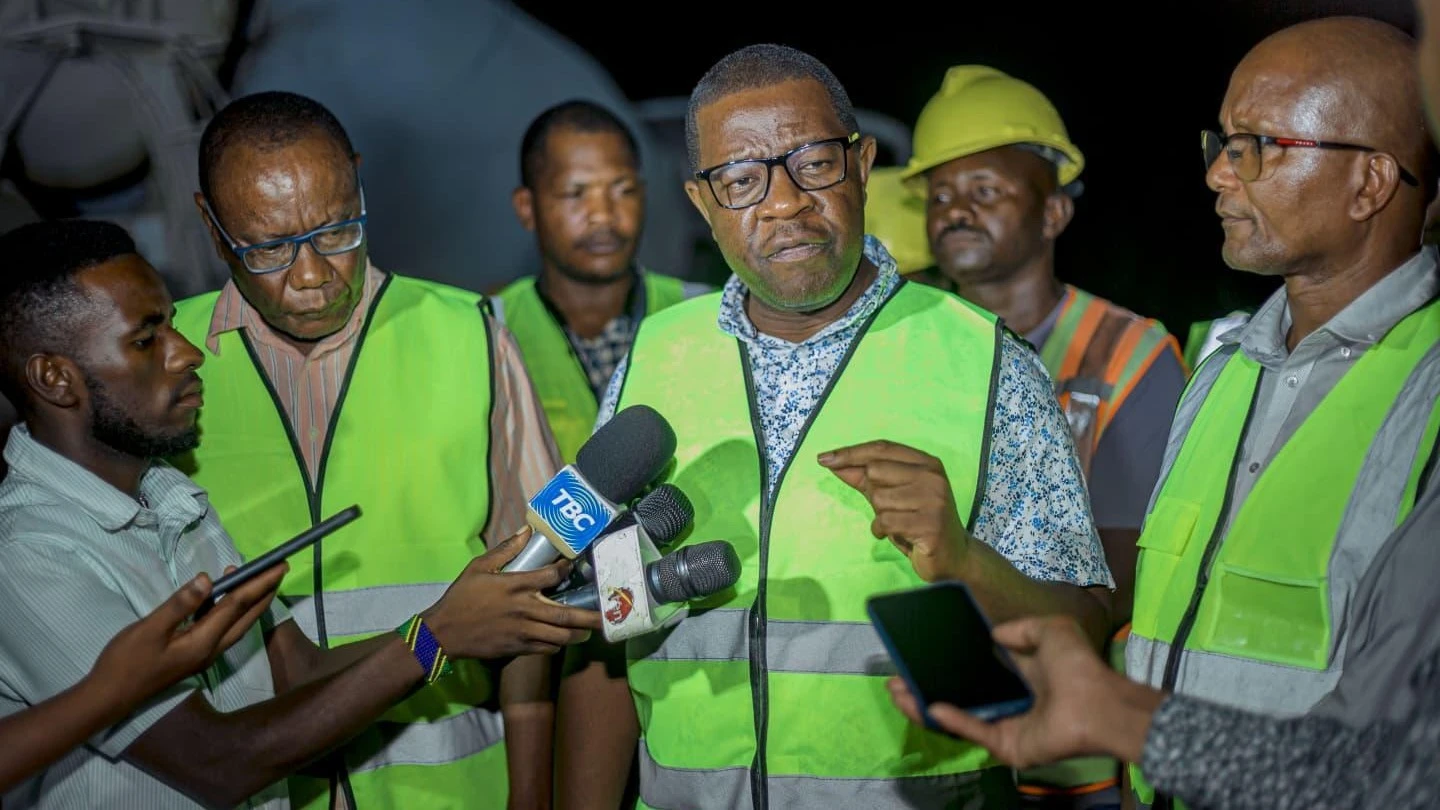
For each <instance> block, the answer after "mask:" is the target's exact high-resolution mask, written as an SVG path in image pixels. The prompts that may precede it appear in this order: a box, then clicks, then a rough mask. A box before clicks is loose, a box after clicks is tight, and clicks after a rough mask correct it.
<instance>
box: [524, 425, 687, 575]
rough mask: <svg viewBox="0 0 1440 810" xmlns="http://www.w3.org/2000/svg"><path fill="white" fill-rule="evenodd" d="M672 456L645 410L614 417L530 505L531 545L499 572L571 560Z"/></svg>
mask: <svg viewBox="0 0 1440 810" xmlns="http://www.w3.org/2000/svg"><path fill="white" fill-rule="evenodd" d="M674 455H675V431H674V430H673V429H672V428H671V427H670V424H669V423H668V422H666V421H665V417H663V416H661V415H660V414H659V413H656V412H655V410H654V409H653V408H650V407H649V406H646V405H633V406H631V407H629V408H626V409H624V410H623V411H620V412H619V413H617V414H615V417H614V418H613V419H611V420H610V421H609V422H607V423H605V426H604V427H602V428H600V429H599V430H597V431H595V434H594V435H592V436H591V437H590V438H589V439H588V440H586V442H585V444H584V445H582V446H581V447H580V450H579V452H578V453H576V456H575V463H574V464H567V465H565V466H564V467H563V468H561V470H560V472H558V473H556V474H555V477H553V478H551V479H550V481H549V482H548V483H546V484H545V486H544V487H543V488H542V489H541V490H540V491H539V492H537V493H535V495H534V496H533V497H532V498H531V499H530V503H529V504H528V506H527V508H526V510H525V513H526V514H525V518H526V522H527V523H529V524H530V526H531V528H533V529H534V530H535V534H534V535H533V536H532V537H531V538H530V542H529V543H528V544H527V545H526V546H525V548H524V550H522V551H521V552H520V554H519V555H518V556H516V557H515V559H513V560H511V561H510V563H509V564H508V565H506V566H505V567H504V568H503V569H501V570H502V571H533V570H535V569H537V568H542V567H544V566H546V565H549V564H550V563H552V562H554V561H555V559H556V558H557V557H562V556H563V557H565V558H566V559H567V560H573V559H575V557H576V556H578V555H579V554H580V553H581V552H582V551H584V550H585V549H586V548H589V546H590V544H591V543H593V542H594V541H595V538H597V537H599V536H600V535H601V533H602V532H604V531H605V529H606V527H608V526H609V525H610V523H611V522H612V521H614V520H615V516H616V515H617V514H619V512H620V507H619V506H618V505H617V504H623V503H625V502H626V501H629V500H630V499H631V498H634V497H635V496H636V495H637V494H639V492H640V490H642V489H643V488H644V487H645V485H646V484H648V483H650V482H651V481H652V480H654V479H655V477H656V476H657V475H659V474H660V471H661V470H663V469H664V468H665V465H666V464H668V463H669V462H670V458H671V457H672V456H674Z"/></svg>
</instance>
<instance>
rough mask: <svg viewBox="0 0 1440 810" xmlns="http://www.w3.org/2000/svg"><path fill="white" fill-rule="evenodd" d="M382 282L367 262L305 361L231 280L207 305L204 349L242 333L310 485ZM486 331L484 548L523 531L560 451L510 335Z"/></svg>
mask: <svg viewBox="0 0 1440 810" xmlns="http://www.w3.org/2000/svg"><path fill="white" fill-rule="evenodd" d="M384 280H385V273H384V272H383V271H381V270H380V269H379V268H377V267H376V266H375V265H374V264H373V263H369V264H367V265H366V268H365V282H364V287H363V291H362V295H361V299H360V303H359V304H358V305H356V307H355V313H354V315H352V316H351V318H350V320H349V321H348V322H347V323H346V324H345V326H344V327H342V328H341V329H340V330H339V331H338V332H336V333H335V334H333V335H330V336H328V337H326V338H324V339H323V340H321V341H319V342H318V343H317V344H316V345H315V347H314V348H313V349H312V350H311V351H310V354H309V355H308V356H307V355H303V354H301V353H300V351H299V350H298V349H296V348H295V347H294V346H291V345H290V344H289V343H288V342H286V341H285V340H284V339H282V338H281V337H280V336H279V335H278V334H277V333H276V332H275V330H274V329H273V328H272V327H271V326H270V325H269V324H267V323H265V320H264V318H263V317H261V315H260V313H259V312H257V311H256V310H255V308H254V307H252V306H251V305H250V303H249V302H248V301H246V300H245V297H244V296H243V295H242V294H241V293H240V290H239V289H238V288H237V287H236V286H235V283H234V282H233V281H231V282H226V284H225V288H224V289H223V290H222V291H221V292H220V297H219V299H218V300H217V301H216V302H215V312H214V314H213V315H212V316H211V320H210V329H209V332H208V334H207V336H206V339H205V345H206V347H207V348H208V349H209V350H210V351H211V352H212V353H214V354H217V355H218V354H219V353H220V335H221V334H222V333H224V332H228V331H231V330H234V329H244V330H245V333H246V335H247V336H248V337H249V338H250V342H251V343H252V344H253V345H254V347H255V355H256V357H258V358H259V360H260V364H261V365H262V366H263V367H264V371H265V376H266V377H267V378H269V380H270V384H271V385H272V386H274V388H275V392H276V394H277V395H278V396H279V399H280V402H281V404H282V405H283V406H284V408H285V416H286V418H287V419H288V420H289V422H290V426H291V428H292V429H293V430H294V431H295V437H296V440H297V441H298V442H299V444H300V451H301V454H302V455H303V456H304V458H305V466H306V469H308V470H309V473H310V478H311V480H312V481H313V480H314V479H315V475H316V467H317V466H318V465H319V463H320V457H321V455H322V453H323V451H324V447H325V437H326V434H327V432H328V430H329V426H330V418H331V415H332V414H333V413H334V411H335V403H336V401H337V399H338V397H339V393H340V389H341V388H342V385H343V382H344V379H345V372H346V370H347V369H348V368H349V366H350V358H351V357H352V356H353V355H354V353H355V347H356V346H357V345H358V344H359V338H360V335H361V333H362V332H363V331H364V326H365V316H366V313H368V312H369V311H370V305H371V303H373V302H374V300H375V295H376V292H377V291H378V290H379V289H380V285H381V284H382V283H383V282H384ZM477 316H478V313H477ZM483 317H486V318H489V317H490V316H489V315H485V316H483ZM490 326H491V329H490V334H491V335H493V336H494V339H493V342H492V343H493V345H492V346H491V351H492V353H493V359H494V373H495V401H494V404H493V406H492V409H491V421H490V445H491V452H490V465H491V469H490V480H491V481H493V482H495V487H494V490H493V492H492V495H491V498H492V501H491V504H490V518H489V522H488V524H487V525H486V528H485V532H484V538H485V542H486V543H487V544H488V545H494V544H495V543H497V542H499V541H500V540H504V539H505V538H506V537H507V536H509V534H510V532H512V531H514V530H515V529H516V528H518V527H520V526H522V525H524V523H525V507H526V503H527V501H528V498H529V493H534V492H538V491H540V489H541V488H542V487H543V486H544V485H545V483H546V482H547V481H549V480H550V476H552V475H554V474H555V471H556V470H558V469H559V468H560V453H559V451H558V450H557V449H556V446H555V439H554V436H553V435H552V434H551V432H550V427H549V423H548V422H546V420H545V412H544V410H543V409H542V408H541V406H540V398H539V396H538V395H537V394H536V393H535V388H534V386H533V385H532V384H531V382H530V376H529V374H528V373H527V372H526V370H525V365H524V362H523V361H522V359H521V354H520V348H519V346H518V345H517V344H516V343H515V337H514V335H512V334H511V333H510V330H508V329H506V328H504V326H502V325H501V324H499V323H495V322H494V321H493V320H492V321H491V324H490Z"/></svg>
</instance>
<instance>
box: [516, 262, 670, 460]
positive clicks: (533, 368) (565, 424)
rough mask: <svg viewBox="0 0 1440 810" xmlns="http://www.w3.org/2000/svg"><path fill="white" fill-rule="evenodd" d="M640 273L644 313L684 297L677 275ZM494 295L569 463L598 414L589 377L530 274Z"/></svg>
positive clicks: (561, 449)
mask: <svg viewBox="0 0 1440 810" xmlns="http://www.w3.org/2000/svg"><path fill="white" fill-rule="evenodd" d="M640 278H641V279H643V280H644V285H645V286H644V292H645V314H646V316H647V317H648V316H650V315H654V314H655V313H657V312H659V311H660V310H662V309H666V308H667V307H671V306H673V305H675V304H678V303H680V302H681V301H683V300H685V283H684V282H683V281H681V280H680V279H678V278H672V277H670V276H662V275H660V274H658V273H651V272H649V271H642V272H641V274H640ZM496 297H497V298H499V299H500V301H501V304H502V306H503V311H504V318H505V326H506V327H507V328H508V329H509V330H510V331H511V332H512V333H513V334H514V335H515V342H516V343H517V344H519V346H520V353H521V354H522V355H524V357H525V366H526V368H528V369H529V370H530V380H531V382H533V383H534V384H535V391H536V393H538V394H539V395H540V405H541V407H543V408H544V409H545V416H546V418H547V419H548V420H549V422H550V431H551V432H552V433H554V434H555V443H556V444H557V445H558V446H559V448H560V455H561V456H562V457H563V458H564V460H565V463H566V464H573V463H574V461H575V454H576V453H577V452H579V450H580V446H581V445H583V444H584V443H585V440H586V439H589V438H590V434H591V433H592V432H594V430H595V418H596V416H598V415H599V402H597V401H596V399H595V392H594V390H593V389H592V388H591V387H590V378H589V377H588V376H587V375H586V373H585V369H584V367H583V366H581V365H580V358H578V357H576V356H575V349H574V347H572V346H571V345H570V339H569V338H567V337H566V336H565V329H564V327H562V326H561V325H560V324H559V323H558V322H556V320H555V316H554V315H553V314H552V313H551V312H550V309H549V307H546V306H545V302H544V301H542V300H541V299H540V293H539V292H538V291H537V290H536V289H535V277H534V276H527V277H525V278H522V279H518V280H516V281H515V282H513V283H511V284H510V285H509V286H508V287H506V288H505V289H504V290H501V291H500V294H499V295H498V296H496Z"/></svg>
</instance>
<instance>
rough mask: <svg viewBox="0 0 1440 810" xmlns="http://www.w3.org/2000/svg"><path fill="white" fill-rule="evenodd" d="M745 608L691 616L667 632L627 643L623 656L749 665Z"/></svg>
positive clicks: (746, 613)
mask: <svg viewBox="0 0 1440 810" xmlns="http://www.w3.org/2000/svg"><path fill="white" fill-rule="evenodd" d="M748 615H750V611H749V610H748V609H747V608H714V609H712V610H707V611H705V612H704V613H691V614H690V615H689V616H687V617H685V618H684V619H683V620H681V622H680V623H679V624H677V625H675V626H674V627H673V628H671V629H670V630H669V631H664V630H662V631H660V632H656V633H647V634H645V635H643V636H639V637H637V638H635V639H634V640H632V641H630V642H629V644H628V645H627V647H626V655H627V656H628V657H629V658H630V659H631V660H640V659H645V660H647V661H748V660H750V653H749V649H750V647H749V643H748V641H747V639H746V635H745V618H746V617H747V616H748Z"/></svg>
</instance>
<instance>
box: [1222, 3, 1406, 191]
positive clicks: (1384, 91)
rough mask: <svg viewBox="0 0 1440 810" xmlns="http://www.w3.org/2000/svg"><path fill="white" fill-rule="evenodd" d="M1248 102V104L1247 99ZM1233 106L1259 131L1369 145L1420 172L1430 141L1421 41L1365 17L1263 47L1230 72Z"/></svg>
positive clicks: (1278, 38)
mask: <svg viewBox="0 0 1440 810" xmlns="http://www.w3.org/2000/svg"><path fill="white" fill-rule="evenodd" d="M1244 102H1249V103H1248V104H1246V103H1244ZM1226 104H1227V106H1231V105H1234V106H1235V109H1233V110H1232V113H1233V114H1235V115H1236V116H1237V117H1240V116H1241V115H1244V117H1246V118H1252V119H1253V124H1252V126H1254V127H1255V128H1256V131H1259V130H1262V129H1264V128H1265V127H1266V126H1267V125H1268V126H1269V127H1271V128H1274V127H1277V126H1278V127H1281V128H1283V129H1286V130H1288V132H1287V134H1291V133H1293V134H1295V135H1297V136H1309V137H1314V138H1318V139H1321V140H1329V141H1342V142H1347V143H1356V144H1363V145H1366V146H1371V147H1374V148H1376V149H1378V150H1380V151H1383V152H1389V153H1391V154H1393V155H1394V156H1395V157H1396V159H1398V160H1399V161H1400V164H1401V165H1402V166H1403V167H1405V168H1406V169H1408V170H1409V171H1411V172H1412V173H1415V174H1417V176H1418V175H1420V174H1421V173H1423V172H1424V171H1425V166H1424V165H1423V164H1424V163H1425V162H1426V157H1427V152H1428V149H1429V145H1430V140H1429V136H1428V135H1427V133H1426V129H1425V114H1424V109H1423V107H1422V100H1421V95H1420V82H1419V79H1418V77H1417V75H1416V71H1415V41H1414V40H1413V39H1411V38H1410V37H1409V36H1408V35H1406V34H1405V33H1404V32H1403V31H1401V30H1400V29H1398V28H1396V27H1394V26H1392V25H1389V24H1387V23H1383V22H1380V21H1378V20H1371V19H1366V18H1363V17H1327V18H1324V19H1319V20H1311V21H1309V22H1304V23H1300V24H1299V25H1294V26H1291V27H1289V28H1286V29H1284V30H1282V31H1279V32H1277V33H1275V34H1273V35H1271V36H1270V37H1268V38H1266V39H1265V40H1263V41H1261V42H1260V44H1259V45H1256V46H1255V47H1254V48H1253V49H1252V50H1251V51H1250V53H1249V54H1247V55H1246V56H1245V58H1244V60H1242V61H1241V62H1240V65H1239V66H1238V67H1236V68H1235V72H1234V74H1233V75H1232V76H1231V81H1230V92H1229V93H1228V94H1227V95H1226Z"/></svg>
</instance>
